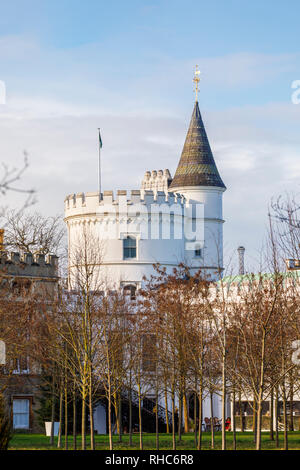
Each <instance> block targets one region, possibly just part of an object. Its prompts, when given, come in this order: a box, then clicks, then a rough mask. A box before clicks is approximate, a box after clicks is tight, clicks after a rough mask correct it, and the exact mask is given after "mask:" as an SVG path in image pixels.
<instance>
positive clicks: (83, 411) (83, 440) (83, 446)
mask: <svg viewBox="0 0 300 470" xmlns="http://www.w3.org/2000/svg"><path fill="white" fill-rule="evenodd" d="M81 449H82V450H86V402H85V395H83V396H82V398H81Z"/></svg>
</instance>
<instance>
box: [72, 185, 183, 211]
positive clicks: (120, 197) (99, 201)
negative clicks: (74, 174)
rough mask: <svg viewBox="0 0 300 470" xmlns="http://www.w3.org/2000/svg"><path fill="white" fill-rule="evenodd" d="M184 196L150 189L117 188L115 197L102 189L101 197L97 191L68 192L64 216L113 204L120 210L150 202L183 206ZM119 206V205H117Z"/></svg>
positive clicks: (111, 192)
mask: <svg viewBox="0 0 300 470" xmlns="http://www.w3.org/2000/svg"><path fill="white" fill-rule="evenodd" d="M184 203H185V198H184V197H183V196H182V195H181V194H178V193H172V192H168V191H167V192H165V191H158V190H157V191H152V190H146V189H145V190H136V189H134V190H131V191H130V193H129V194H128V193H127V191H126V190H118V191H117V194H116V197H114V193H113V191H104V192H103V193H101V198H100V197H99V193H98V192H88V193H78V194H70V195H68V196H67V197H66V198H65V217H70V216H75V215H85V214H95V213H98V214H99V213H102V212H104V213H105V208H106V207H107V208H108V207H109V206H115V211H117V212H119V211H121V208H122V206H123V207H124V205H127V206H131V205H134V204H135V205H137V204H139V205H141V206H145V205H146V206H150V205H151V204H168V205H173V204H179V205H180V206H183V205H184ZM118 206H119V207H118Z"/></svg>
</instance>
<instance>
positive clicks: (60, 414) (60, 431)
mask: <svg viewBox="0 0 300 470" xmlns="http://www.w3.org/2000/svg"><path fill="white" fill-rule="evenodd" d="M62 419H63V392H62V390H60V392H59V431H58V439H57V447H58V448H59V449H60V448H61V434H62Z"/></svg>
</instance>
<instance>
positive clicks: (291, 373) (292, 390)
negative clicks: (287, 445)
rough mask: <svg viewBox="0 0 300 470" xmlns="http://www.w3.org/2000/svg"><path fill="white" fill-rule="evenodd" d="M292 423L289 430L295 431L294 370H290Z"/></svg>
mask: <svg viewBox="0 0 300 470" xmlns="http://www.w3.org/2000/svg"><path fill="white" fill-rule="evenodd" d="M289 388H290V423H289V430H290V431H294V415H293V410H294V379H293V371H292V370H291V371H290V387H289Z"/></svg>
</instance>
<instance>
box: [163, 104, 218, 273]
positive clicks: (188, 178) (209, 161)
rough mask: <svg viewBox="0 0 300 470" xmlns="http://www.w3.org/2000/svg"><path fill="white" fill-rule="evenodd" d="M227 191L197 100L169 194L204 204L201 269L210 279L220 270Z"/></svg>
mask: <svg viewBox="0 0 300 470" xmlns="http://www.w3.org/2000/svg"><path fill="white" fill-rule="evenodd" d="M225 190H226V187H225V185H224V183H223V181H222V179H221V177H220V174H219V172H218V169H217V166H216V163H215V160H214V157H213V154H212V151H211V148H210V145H209V141H208V138H207V135H206V131H205V127H204V124H203V121H202V117H201V113H200V109H199V105H198V100H197V98H196V102H195V106H194V110H193V114H192V118H191V122H190V125H189V129H188V132H187V136H186V139H185V143H184V146H183V150H182V154H181V158H180V160H179V163H178V166H177V170H176V173H175V176H174V179H173V181H172V183H171V185H170V187H169V191H173V192H176V193H180V194H182V195H183V196H184V197H185V198H186V200H187V202H190V203H194V204H196V203H203V205H204V213H203V224H204V246H203V247H202V267H203V270H204V271H206V272H209V273H210V275H212V273H215V275H218V274H219V273H221V272H222V270H223V223H224V220H223V211H222V197H223V193H224V191H225Z"/></svg>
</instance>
